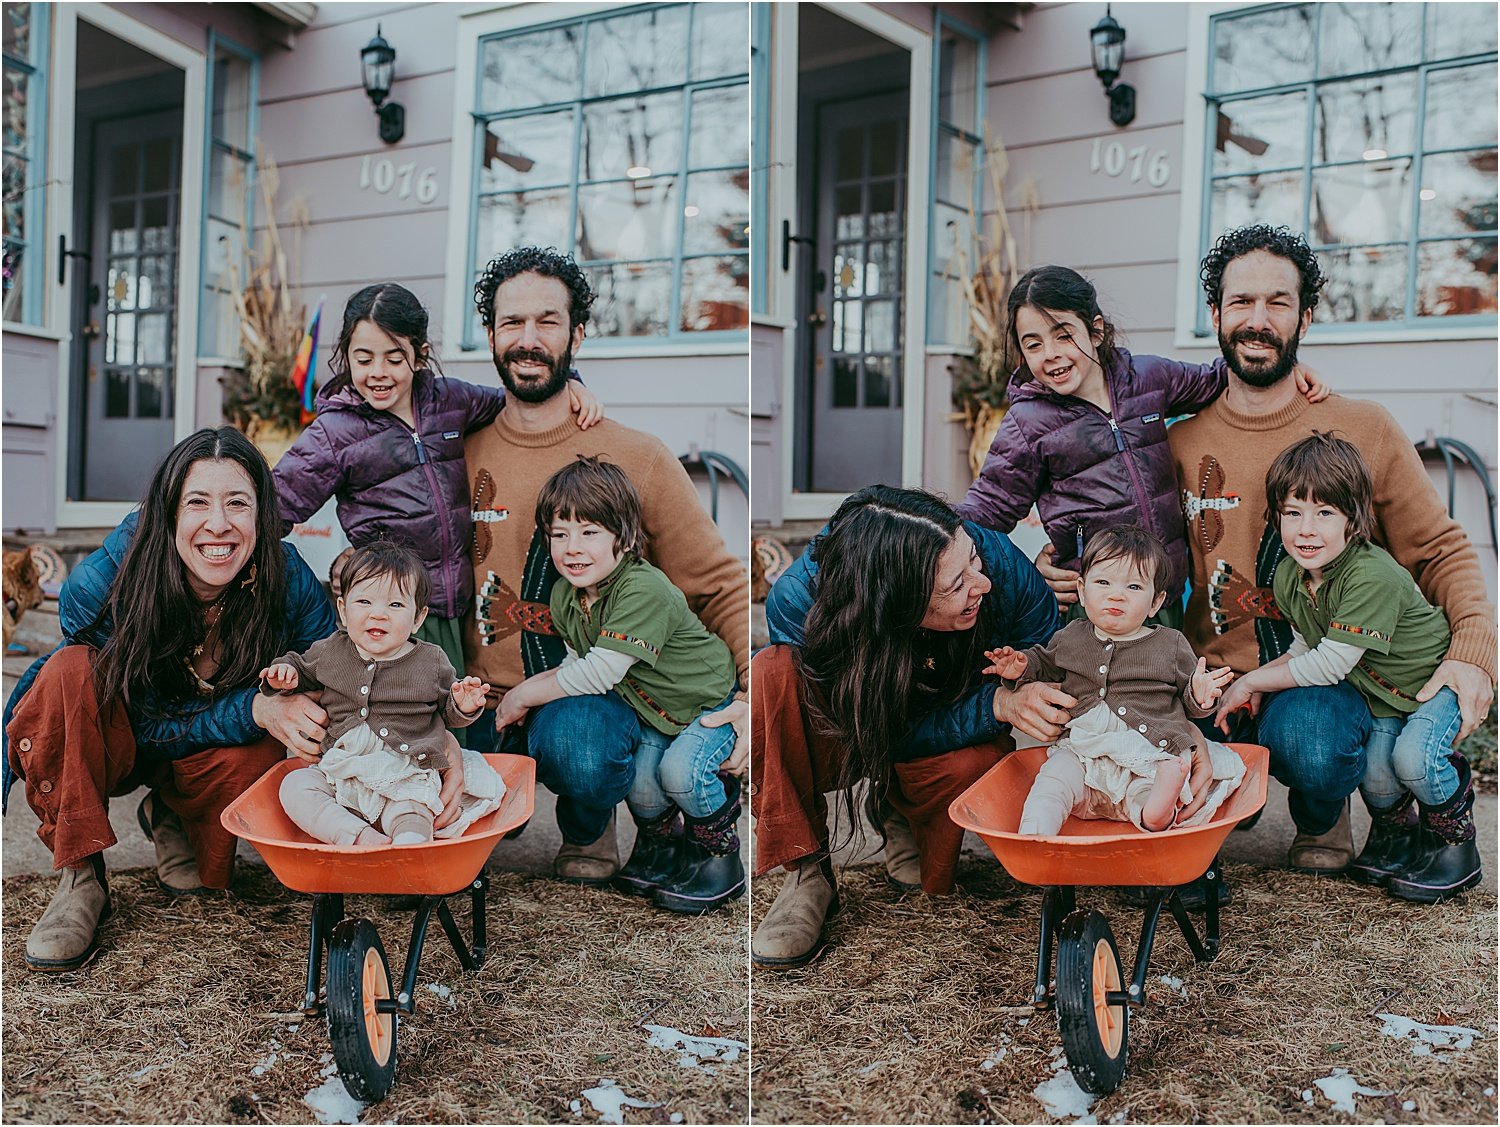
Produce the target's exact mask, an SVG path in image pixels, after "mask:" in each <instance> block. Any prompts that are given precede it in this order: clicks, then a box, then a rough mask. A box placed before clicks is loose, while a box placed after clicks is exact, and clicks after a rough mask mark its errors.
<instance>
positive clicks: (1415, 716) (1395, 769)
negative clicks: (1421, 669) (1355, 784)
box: [1359, 685, 1463, 810]
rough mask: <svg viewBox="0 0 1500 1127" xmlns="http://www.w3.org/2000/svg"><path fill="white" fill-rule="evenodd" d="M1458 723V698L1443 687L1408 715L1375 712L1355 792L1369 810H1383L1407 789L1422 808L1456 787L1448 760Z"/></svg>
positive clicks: (1448, 795) (1447, 795)
mask: <svg viewBox="0 0 1500 1127" xmlns="http://www.w3.org/2000/svg"><path fill="white" fill-rule="evenodd" d="M1462 724H1463V717H1462V715H1460V713H1459V710H1458V696H1457V694H1456V693H1454V691H1453V690H1452V689H1450V688H1448V687H1447V686H1446V685H1445V686H1444V687H1443V688H1441V689H1439V690H1438V694H1437V696H1435V697H1433V698H1432V699H1431V700H1430V701H1428V702H1427V703H1426V704H1423V705H1419V706H1418V707H1417V710H1416V711H1415V712H1413V713H1411V714H1410V715H1408V716H1377V717H1375V718H1374V721H1373V730H1372V731H1371V733H1370V738H1369V740H1368V741H1367V742H1366V743H1365V778H1364V782H1362V783H1360V785H1359V790H1360V794H1362V795H1363V796H1364V800H1365V804H1366V805H1368V806H1369V807H1370V808H1371V809H1372V810H1374V809H1380V810H1388V809H1390V808H1391V807H1392V806H1394V805H1395V804H1396V803H1397V802H1398V801H1400V800H1401V798H1402V795H1403V792H1406V791H1410V792H1411V793H1412V794H1413V795H1415V796H1416V798H1417V801H1418V802H1421V803H1424V804H1426V805H1427V806H1440V805H1441V804H1442V803H1443V802H1444V801H1446V800H1447V799H1449V798H1452V797H1453V792H1454V791H1456V790H1457V789H1458V771H1457V770H1456V769H1455V768H1454V766H1453V764H1452V763H1451V762H1450V761H1449V759H1448V753H1449V752H1450V751H1452V750H1453V738H1454V737H1455V736H1457V735H1458V729H1459V727H1460V726H1461V725H1462Z"/></svg>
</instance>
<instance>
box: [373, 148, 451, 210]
mask: <svg viewBox="0 0 1500 1127" xmlns="http://www.w3.org/2000/svg"><path fill="white" fill-rule="evenodd" d="M359 186H360V188H361V189H363V190H365V191H371V190H373V191H376V192H379V193H380V194H381V195H385V194H386V193H387V192H389V191H391V189H393V188H394V189H395V191H396V198H397V199H398V200H405V199H410V198H411V197H412V196H416V198H417V202H418V203H423V204H426V203H431V202H432V201H433V200H435V199H437V194H438V185H437V169H435V168H424V169H422V171H421V172H418V171H417V165H416V162H415V161H408V162H407V163H405V164H396V163H394V162H393V161H391V160H390V158H389V157H381V158H380V159H379V160H371V159H370V158H369V157H365V159H364V160H362V161H361V162H360V165H359Z"/></svg>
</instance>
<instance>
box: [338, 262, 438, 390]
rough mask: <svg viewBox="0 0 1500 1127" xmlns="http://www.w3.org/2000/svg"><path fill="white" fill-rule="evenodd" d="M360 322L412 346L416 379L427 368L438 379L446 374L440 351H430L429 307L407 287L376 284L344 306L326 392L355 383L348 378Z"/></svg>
mask: <svg viewBox="0 0 1500 1127" xmlns="http://www.w3.org/2000/svg"><path fill="white" fill-rule="evenodd" d="M361 321H369V322H370V323H371V324H372V325H374V326H375V327H376V328H378V329H381V330H383V331H384V332H386V333H388V334H390V335H391V336H393V337H396V338H398V339H400V340H404V341H406V343H408V344H409V345H411V350H412V373H413V376H415V374H416V373H417V372H420V371H422V370H423V369H424V368H425V369H426V370H427V371H429V372H431V373H432V374H433V375H435V376H440V375H442V374H443V369H442V365H441V364H439V363H438V358H437V350H436V349H434V348H433V347H431V346H432V341H431V339H430V338H429V337H428V335H427V323H428V317H427V309H426V307H425V306H423V304H422V303H421V302H420V301H418V300H417V295H416V294H414V293H412V292H411V290H409V289H407V288H406V287H405V286H402V285H398V284H397V283H395V282H377V283H376V284H375V285H373V286H366V287H365V288H364V289H362V290H357V291H355V293H354V294H352V295H351V296H350V298H349V301H348V303H347V304H346V305H345V306H344V323H343V326H342V327H341V328H340V329H339V339H338V340H337V341H335V342H334V345H333V351H332V352H331V353H329V356H328V368H329V370H330V371H331V372H333V379H331V380H329V381H328V384H327V386H326V387H325V388H324V391H325V392H335V391H338V390H339V389H340V388H343V387H348V386H349V384H350V383H351V382H352V381H351V379H350V376H349V340H350V338H351V337H353V336H354V330H355V328H357V327H358V325H359V323H360V322H361Z"/></svg>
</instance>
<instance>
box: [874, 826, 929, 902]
mask: <svg viewBox="0 0 1500 1127" xmlns="http://www.w3.org/2000/svg"><path fill="white" fill-rule="evenodd" d="M880 828H881V829H883V830H884V831H885V875H886V879H887V880H889V881H890V882H891V883H892V884H893V885H895V886H896V887H897V888H899V889H900V890H901V891H902V892H920V891H922V855H921V853H919V852H918V851H917V839H916V838H915V837H913V836H912V832H911V826H910V825H909V824H908V823H907V821H906V818H905V817H904V816H902V815H901V814H898V813H897V812H896V811H894V810H892V811H891V812H890V813H889V814H888V815H887V816H886V819H885V821H884V822H882V823H881V827H880Z"/></svg>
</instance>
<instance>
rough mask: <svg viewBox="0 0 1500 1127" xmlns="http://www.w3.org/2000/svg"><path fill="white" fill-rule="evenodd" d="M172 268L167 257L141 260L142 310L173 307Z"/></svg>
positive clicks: (150, 256)
mask: <svg viewBox="0 0 1500 1127" xmlns="http://www.w3.org/2000/svg"><path fill="white" fill-rule="evenodd" d="M171 267H172V259H171V258H169V257H167V256H166V255H155V254H153V255H148V256H147V257H145V258H143V259H141V308H143V309H170V308H171V307H172V281H173V279H172V269H171ZM153 363H154V361H153Z"/></svg>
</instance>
